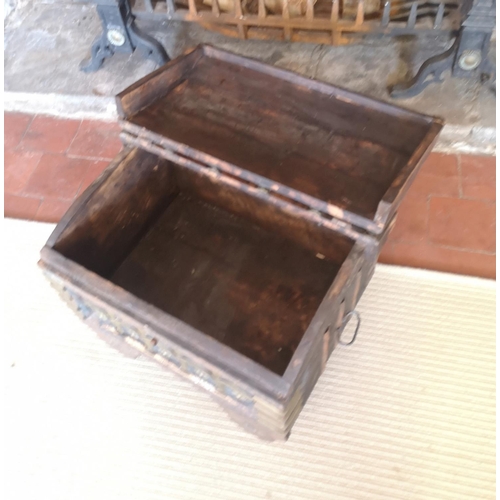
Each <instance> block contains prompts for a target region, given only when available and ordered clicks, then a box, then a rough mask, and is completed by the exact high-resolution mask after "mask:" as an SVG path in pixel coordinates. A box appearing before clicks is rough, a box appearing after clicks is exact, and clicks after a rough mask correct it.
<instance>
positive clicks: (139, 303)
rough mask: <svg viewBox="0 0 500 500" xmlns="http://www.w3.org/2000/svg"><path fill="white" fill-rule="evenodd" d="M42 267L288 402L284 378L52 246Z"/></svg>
mask: <svg viewBox="0 0 500 500" xmlns="http://www.w3.org/2000/svg"><path fill="white" fill-rule="evenodd" d="M40 265H41V266H43V267H45V268H48V269H49V270H50V271H51V272H54V273H56V274H57V276H59V277H60V278H61V279H63V280H65V281H67V282H69V283H71V285H72V286H73V287H76V288H77V289H79V290H81V291H83V292H84V293H86V294H87V295H89V296H91V297H94V298H96V299H97V300H99V301H101V302H102V303H103V304H107V305H108V306H110V307H112V308H114V309H116V310H117V311H118V312H119V313H120V314H123V315H126V316H128V317H129V318H131V320H132V321H134V322H135V323H137V324H139V325H147V326H148V327H149V328H151V329H152V330H154V331H156V332H158V334H159V335H162V336H164V337H165V338H166V339H169V340H170V341H172V342H175V343H176V344H178V345H179V346H181V347H182V348H183V349H186V350H187V351H189V352H190V353H191V355H193V356H195V357H197V358H199V359H204V360H205V361H206V362H208V363H210V364H212V365H213V366H214V367H215V368H216V369H218V370H221V371H223V372H224V373H226V374H227V375H229V376H231V377H235V379H236V380H238V381H239V382H240V383H242V384H243V385H245V386H248V387H252V388H253V390H254V391H259V392H261V393H262V394H264V395H266V396H269V397H270V398H272V399H274V400H275V399H284V398H286V396H287V394H288V393H289V390H290V384H288V383H287V382H285V381H284V379H283V378H282V377H280V376H278V375H276V374H275V373H273V372H271V371H270V370H267V369H265V368H264V367H262V366H261V365H259V364H258V363H256V362H255V361H253V360H251V359H249V358H247V357H245V356H243V355H242V354H240V353H238V352H237V351H234V350H232V349H230V348H229V347H227V346H225V345H223V344H221V343H219V342H218V341H216V340H215V339H213V338H211V337H209V336H208V335H205V334H204V333H203V332H201V331H199V330H196V329H195V328H192V327H190V326H189V325H187V324H185V323H184V322H182V321H179V320H178V319H177V318H175V317H173V316H172V315H170V314H167V313H165V312H164V311H162V310H161V309H158V308H157V307H154V306H153V305H151V304H148V303H147V302H144V301H143V300H141V299H139V298H137V297H135V296H134V295H133V294H132V293H130V292H128V291H126V290H124V289H122V288H121V287H119V286H116V285H114V284H113V283H111V282H110V281H109V280H107V279H105V278H103V277H101V276H99V275H98V274H95V273H93V272H90V271H88V270H87V269H85V268H84V267H82V266H81V265H79V264H77V263H75V262H73V261H71V260H70V259H67V258H66V257H64V256H63V255H61V254H60V253H58V252H56V251H55V250H53V249H52V248H50V247H48V246H45V247H44V248H43V249H42V251H41V261H40Z"/></svg>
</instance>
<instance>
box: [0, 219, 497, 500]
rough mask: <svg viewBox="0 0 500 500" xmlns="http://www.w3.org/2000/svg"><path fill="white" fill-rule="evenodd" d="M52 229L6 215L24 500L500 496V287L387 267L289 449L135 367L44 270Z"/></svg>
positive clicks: (9, 440)
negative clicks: (498, 408) (498, 304)
mask: <svg viewBox="0 0 500 500" xmlns="http://www.w3.org/2000/svg"><path fill="white" fill-rule="evenodd" d="M52 228H53V226H52V225H48V224H39V223H30V222H21V221H13V220H6V221H5V224H4V245H5V246H6V253H7V255H6V256H5V257H6V258H5V259H4V263H5V264H4V265H5V268H4V276H5V279H6V280H7V286H6V297H5V305H6V307H5V310H6V311H5V312H6V328H5V329H4V339H3V340H4V342H3V344H4V348H5V352H6V358H5V359H4V371H5V372H6V398H7V401H6V403H7V405H6V416H7V431H8V432H7V437H6V452H7V453H6V456H7V457H8V465H7V475H6V477H7V496H6V498H7V499H9V500H11V499H50V500H56V499H61V500H73V499H86V500H90V499H92V500H95V499H106V500H111V499H115V498H116V499H120V500H124V499H134V500H149V499H162V500H164V499H174V500H176V499H180V500H182V499H209V498H213V499H218V500H225V499H230V500H233V499H238V500H239V499H286V500H288V499H304V500H306V499H307V500H313V499H370V500H371V499H383V500H387V499H397V500H405V499H430V498H435V499H440V500H446V499H450V500H460V499H468V500H469V499H479V498H481V499H493V498H494V497H495V287H494V282H492V281H486V280H481V279H473V278H466V277H461V276H454V275H447V274H440V273H434V272H427V271H419V270H411V269H405V268H397V267H390V266H379V267H378V268H377V271H376V273H375V276H374V278H373V280H372V282H371V284H370V286H369V288H368V290H367V291H366V293H365V295H364V296H363V299H362V300H361V303H360V305H359V307H358V309H359V311H360V312H361V314H362V319H363V322H362V327H361V331H360V334H359V336H358V340H357V341H356V343H355V344H354V345H353V346H351V347H343V348H339V349H338V350H336V351H335V352H334V353H333V355H332V357H331V358H330V361H329V363H328V366H327V369H326V371H325V373H324V374H323V376H322V378H321V379H320V381H319V383H318V384H317V386H316V388H315V390H314V392H313V394H312V396H311V398H310V399H309V401H308V403H307V405H306V407H305V408H304V410H303V411H302V413H301V415H300V417H299V419H298V421H297V423H296V425H295V427H294V429H293V431H292V435H291V437H290V440H289V441H288V442H287V443H271V444H269V443H264V442H261V441H259V440H258V439H257V438H254V437H253V436H251V435H249V434H246V433H245V432H243V431H241V430H240V429H239V428H238V427H237V426H236V424H234V423H233V422H232V421H230V420H229V419H228V418H227V417H226V415H225V413H224V412H223V411H222V410H220V409H219V407H218V406H217V405H216V403H214V402H213V401H212V400H211V399H210V398H209V397H208V395H206V394H205V393H203V392H201V391H200V390H198V389H196V388H195V387H194V386H192V385H191V384H190V383H188V382H186V381H184V380H181V379H179V378H177V377H176V376H174V375H172V374H171V373H169V372H168V371H165V370H164V369H163V368H161V367H160V366H157V365H156V364H154V363H153V362H150V361H148V360H146V359H144V358H142V357H141V358H138V359H136V360H132V359H128V358H124V357H122V356H121V355H120V354H119V353H117V352H115V351H114V350H112V349H111V348H110V347H108V346H107V344H105V343H104V342H103V341H101V340H100V339H99V338H98V337H97V336H96V335H95V334H94V333H93V332H92V331H90V330H89V329H87V327H85V326H84V325H82V324H81V323H80V321H79V320H78V319H77V318H76V317H74V316H73V314H72V313H71V312H70V311H69V309H67V307H66V306H65V305H64V304H63V303H62V302H61V301H60V300H59V298H58V297H57V294H56V293H55V292H54V291H53V290H52V288H50V286H49V285H48V283H47V282H46V281H45V279H44V277H43V276H42V274H41V272H40V271H39V270H38V268H37V267H36V261H37V259H38V252H39V250H40V248H41V247H42V246H43V244H44V243H45V241H46V239H47V238H48V236H49V234H50V232H51V230H52Z"/></svg>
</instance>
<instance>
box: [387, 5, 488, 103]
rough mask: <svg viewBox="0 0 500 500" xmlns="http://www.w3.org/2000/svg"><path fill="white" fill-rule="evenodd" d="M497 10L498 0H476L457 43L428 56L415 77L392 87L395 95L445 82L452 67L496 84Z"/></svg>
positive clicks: (456, 74)
mask: <svg viewBox="0 0 500 500" xmlns="http://www.w3.org/2000/svg"><path fill="white" fill-rule="evenodd" d="M495 11H496V8H495V0H474V3H473V5H472V7H470V9H469V11H468V14H467V15H466V17H465V20H464V21H463V23H462V26H461V27H460V31H459V33H458V35H457V38H456V39H455V42H454V43H453V45H452V46H451V47H450V48H449V49H448V50H446V51H445V52H443V53H442V54H439V55H436V56H433V57H431V58H430V59H427V61H425V62H424V63H423V64H422V66H421V67H420V69H419V70H418V72H417V74H416V75H415V76H414V77H413V78H412V79H411V80H409V81H408V82H405V83H400V84H397V85H394V86H393V87H392V88H390V89H389V93H390V95H391V97H394V98H406V97H413V96H416V95H417V94H420V92H422V90H424V89H425V88H426V87H427V86H428V85H429V84H431V83H436V82H442V81H443V80H442V79H441V75H442V73H443V72H444V71H446V70H448V69H450V70H451V73H452V76H454V77H458V78H475V79H476V80H477V81H485V80H489V81H490V82H493V83H492V85H493V87H494V85H495V82H496V70H495V65H494V64H492V63H491V61H490V60H489V59H488V52H489V48H490V40H491V36H492V34H493V30H494V29H495ZM490 85H491V83H490Z"/></svg>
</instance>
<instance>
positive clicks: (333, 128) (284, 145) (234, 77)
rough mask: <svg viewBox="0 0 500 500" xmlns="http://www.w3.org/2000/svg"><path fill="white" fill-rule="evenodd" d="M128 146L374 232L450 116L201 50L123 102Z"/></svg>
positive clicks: (131, 89) (210, 49) (125, 94)
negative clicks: (436, 115) (417, 110)
mask: <svg viewBox="0 0 500 500" xmlns="http://www.w3.org/2000/svg"><path fill="white" fill-rule="evenodd" d="M117 104H118V110H119V113H120V115H121V120H122V121H121V124H122V128H123V130H124V132H125V133H124V138H125V140H126V141H128V142H130V143H132V144H134V145H136V146H137V145H139V146H140V147H142V148H144V149H146V150H150V151H154V152H155V153H157V154H158V153H159V154H162V151H163V152H164V155H163V156H165V157H166V158H169V159H175V158H179V159H182V160H183V161H184V163H186V162H188V163H189V164H190V165H196V167H197V168H199V169H211V170H212V171H216V172H218V173H222V174H223V175H224V176H228V177H229V178H231V179H233V180H235V181H237V183H241V185H246V186H247V187H248V186H251V187H254V188H255V187H256V188H259V189H262V190H265V191H266V192H267V193H269V194H270V195H272V196H278V197H279V198H281V199H285V200H287V201H289V202H291V203H295V204H297V205H299V206H300V207H301V208H307V209H310V210H314V211H315V212H316V213H319V214H320V215H321V216H322V217H327V218H330V219H332V218H333V219H337V220H341V221H344V222H346V223H348V224H349V225H352V226H355V227H356V228H361V229H362V230H364V231H367V232H369V233H373V234H380V233H382V232H383V231H384V229H385V227H386V226H387V224H388V223H389V222H390V220H391V218H392V215H393V214H394V213H395V211H396V209H397V206H398V205H399V203H400V201H401V199H402V197H403V196H404V193H405V192H406V190H407V189H408V187H409V185H410V183H411V182H412V180H413V178H414V176H415V175H416V173H417V171H418V168H419V166H420V164H421V162H422V161H423V159H424V158H425V156H426V154H427V152H428V151H430V149H431V147H432V144H433V143H434V141H435V139H436V137H437V135H438V134H439V132H440V130H441V128H442V126H443V124H442V122H441V120H439V119H437V118H434V117H430V116H426V115H421V114H418V113H415V112H411V111H407V110H405V109H402V108H399V107H397V106H393V105H390V104H387V103H384V102H380V101H377V100H374V99H371V98H367V97H364V96H361V95H359V94H356V93H352V92H349V91H346V90H343V89H340V88H338V87H335V86H332V85H328V84H325V83H321V82H317V81H314V80H311V79H309V78H306V77H302V76H299V75H297V74H294V73H291V72H288V71H285V70H280V69H277V68H275V67H273V66H269V65H267V64H263V63H260V62H257V61H254V60H251V59H248V58H244V57H241V56H236V55H234V54H231V53H228V52H225V51H222V50H218V49H215V48H213V47H210V46H206V45H203V46H199V47H197V48H196V49H195V50H194V51H192V52H190V53H189V54H187V55H184V56H181V57H179V58H177V59H175V60H173V61H171V62H170V63H168V64H167V65H165V66H163V67H162V68H160V69H158V70H157V71H155V72H153V73H151V74H150V75H148V76H147V77H145V78H143V79H142V80H139V81H138V82H137V83H135V84H134V85H132V86H131V87H129V88H128V89H126V90H125V91H123V92H122V93H121V94H119V95H118V97H117Z"/></svg>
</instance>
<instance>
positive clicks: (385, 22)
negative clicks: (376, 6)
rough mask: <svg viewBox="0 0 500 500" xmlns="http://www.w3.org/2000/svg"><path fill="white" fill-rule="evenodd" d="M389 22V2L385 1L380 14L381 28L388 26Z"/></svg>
mask: <svg viewBox="0 0 500 500" xmlns="http://www.w3.org/2000/svg"><path fill="white" fill-rule="evenodd" d="M390 20H391V0H386V2H385V3H384V12H383V14H382V21H381V23H380V24H381V25H382V26H384V27H385V26H388V25H389V21H390Z"/></svg>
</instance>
